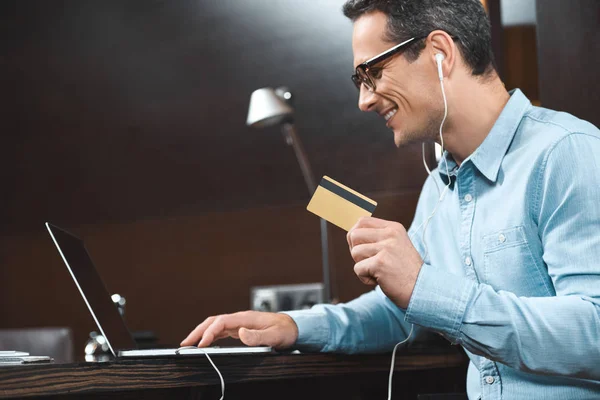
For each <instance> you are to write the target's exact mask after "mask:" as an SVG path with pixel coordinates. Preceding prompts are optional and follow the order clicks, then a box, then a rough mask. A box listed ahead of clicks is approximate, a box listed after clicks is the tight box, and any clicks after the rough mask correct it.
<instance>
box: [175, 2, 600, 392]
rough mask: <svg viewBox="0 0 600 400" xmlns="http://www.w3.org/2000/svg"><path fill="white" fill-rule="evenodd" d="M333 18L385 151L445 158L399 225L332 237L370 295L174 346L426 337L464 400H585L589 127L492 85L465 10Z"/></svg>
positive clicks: (325, 346)
mask: <svg viewBox="0 0 600 400" xmlns="http://www.w3.org/2000/svg"><path fill="white" fill-rule="evenodd" d="M344 13H345V15H346V16H347V17H349V18H350V19H351V20H352V21H353V23H354V31H353V37H352V48H353V52H354V66H355V74H354V76H353V77H352V80H353V82H354V83H355V85H356V86H357V88H358V90H359V92H360V94H359V107H360V109H361V110H363V111H367V112H376V113H378V114H380V115H381V116H382V118H384V119H385V121H386V124H387V126H388V127H389V128H390V129H391V130H392V131H393V134H394V142H395V144H396V145H397V146H402V145H405V144H408V143H413V142H432V141H438V142H442V141H443V143H444V146H445V149H446V150H447V151H446V152H445V153H444V156H443V158H442V160H441V162H440V164H439V166H438V169H436V170H434V171H433V172H432V174H431V175H430V177H429V178H428V179H427V181H426V182H425V185H424V187H423V190H422V193H421V197H420V199H419V203H418V205H417V211H416V214H415V218H414V221H413V223H412V226H411V228H410V229H409V230H408V232H407V231H406V230H405V229H404V227H403V226H402V225H400V224H398V223H396V222H391V221H384V220H381V219H376V218H364V219H362V220H361V221H359V222H358V223H357V225H356V226H355V227H354V228H353V229H352V230H351V231H350V232H349V233H348V236H347V239H348V245H349V248H350V252H351V254H352V257H353V259H354V260H355V262H356V264H355V266H354V270H355V272H356V274H357V276H358V277H359V279H361V281H363V282H364V283H365V284H369V285H377V286H376V289H375V290H373V291H371V292H370V293H367V294H365V295H363V296H361V297H359V298H358V299H356V300H353V301H351V302H349V303H347V304H340V305H318V306H315V307H313V308H312V309H311V310H306V311H294V312H289V313H286V314H284V313H280V314H272V313H258V312H251V311H247V312H241V313H236V314H229V315H221V316H215V317H210V318H208V319H207V320H205V321H204V322H202V323H201V324H200V325H199V326H198V327H197V328H196V329H194V331H192V332H191V333H190V335H189V336H188V337H187V338H186V339H185V340H184V341H183V342H182V345H190V344H198V345H199V346H201V347H202V346H208V345H210V344H211V343H212V342H213V341H214V340H217V339H219V338H223V337H226V336H233V337H239V338H240V339H241V340H242V341H243V342H244V343H246V344H248V345H271V346H274V347H277V348H289V347H296V348H300V349H303V350H310V351H338V352H348V353H356V352H382V351H389V350H391V349H392V348H393V347H394V345H395V344H396V343H398V342H401V341H403V340H405V339H407V338H409V339H410V340H411V341H414V340H418V339H419V338H422V337H424V336H426V335H427V333H428V332H435V333H439V334H441V335H442V336H444V337H445V338H447V339H448V340H449V341H451V342H452V343H455V344H458V345H461V346H462V347H463V348H464V349H465V350H466V352H467V354H468V355H469V357H470V359H471V363H470V365H469V371H468V378H467V391H468V394H469V398H471V399H479V398H481V399H501V398H503V399H532V398H540V399H541V398H544V399H597V398H600V346H599V344H598V343H599V342H598V340H599V338H600V231H599V228H600V201H599V199H600V172H599V171H600V131H598V129H597V128H596V127H594V126H593V125H591V124H589V123H587V122H585V121H582V120H579V119H577V118H575V117H573V116H571V115H569V114H566V113H559V112H555V111H551V110H547V109H543V108H538V107H533V106H532V105H531V103H530V102H529V100H528V99H527V98H526V97H525V96H524V95H523V93H522V92H520V91H519V90H515V91H512V92H511V93H508V92H507V91H506V90H505V88H504V85H503V84H502V82H501V80H500V79H499V77H498V75H497V73H496V71H495V68H494V62H493V56H492V52H491V47H490V27H489V22H488V19H487V17H486V14H485V11H484V9H483V6H482V5H481V3H480V2H479V1H478V0H350V1H348V2H347V3H346V4H345V6H344ZM446 100H447V101H446ZM446 117H447V118H446ZM442 133H443V139H442V135H441V134H442ZM391 173H393V172H391ZM413 326H414V331H413V330H412V328H411V327H413ZM198 342H199V343H198Z"/></svg>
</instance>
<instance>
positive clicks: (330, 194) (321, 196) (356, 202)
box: [306, 176, 377, 231]
mask: <svg viewBox="0 0 600 400" xmlns="http://www.w3.org/2000/svg"><path fill="white" fill-rule="evenodd" d="M375 207H377V202H375V201H373V200H371V199H369V198H368V197H366V196H363V195H362V194H360V193H358V192H356V191H354V190H352V189H350V188H349V187H347V186H344V185H342V184H341V183H339V182H336V181H334V180H333V179H331V178H330V177H328V176H324V177H323V179H321V183H319V186H317V190H315V193H314V194H313V197H312V199H310V202H309V203H308V206H307V207H306V209H307V210H308V211H310V212H311V213H313V214H316V215H318V216H319V217H321V218H323V219H325V220H327V221H329V222H331V223H332V224H334V225H337V226H339V227H340V228H342V229H344V230H346V231H348V230H350V228H352V227H353V226H354V224H356V222H357V221H358V220H359V218H360V217H370V216H371V215H372V214H373V212H374V211H375Z"/></svg>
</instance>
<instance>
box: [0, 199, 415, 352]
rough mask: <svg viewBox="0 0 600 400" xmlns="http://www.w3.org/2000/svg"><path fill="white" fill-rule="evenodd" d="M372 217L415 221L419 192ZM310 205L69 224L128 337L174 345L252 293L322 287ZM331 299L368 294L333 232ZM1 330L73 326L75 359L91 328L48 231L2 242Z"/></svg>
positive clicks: (382, 203)
mask: <svg viewBox="0 0 600 400" xmlns="http://www.w3.org/2000/svg"><path fill="white" fill-rule="evenodd" d="M375 198H376V199H377V200H378V202H379V206H378V209H377V210H376V216H378V217H381V218H385V219H390V220H396V221H400V222H402V223H404V224H406V225H407V226H408V225H409V224H410V221H411V220H412V216H413V213H414V205H415V204H416V201H417V198H418V191H412V192H407V193H405V194H396V195H393V196H375ZM305 208H306V205H305V204H297V205H289V206H280V207H269V208H262V209H250V210H243V211H231V212H222V213H207V214H204V215H195V216H188V217H176V218H168V219H154V220H143V221H137V222H127V223H99V224H93V225H82V226H73V227H70V230H71V231H72V232H73V233H75V234H77V235H78V236H81V237H82V238H83V239H84V241H85V242H86V245H87V247H88V251H89V253H90V255H91V257H92V258H93V260H94V262H95V264H96V267H97V268H98V270H99V271H100V274H101V275H102V277H103V279H104V281H105V284H106V286H107V288H108V290H109V291H110V292H111V293H120V294H121V295H124V296H125V297H126V298H127V314H126V320H127V323H128V325H129V326H130V328H131V329H132V330H152V331H154V332H156V333H157V335H158V336H159V339H160V342H161V343H170V344H177V343H179V341H180V340H182V339H183V337H184V336H185V335H186V334H187V333H188V331H189V330H190V329H192V328H193V327H194V326H195V325H196V324H197V323H199V322H201V321H202V320H203V319H204V318H206V317H208V316H209V315H213V314H220V313H229V312H235V311H239V310H244V309H247V308H248V307H249V304H250V287H251V286H258V285H271V284H287V283H308V282H319V281H321V276H322V272H321V264H320V256H321V254H320V241H319V221H318V218H317V217H315V216H313V215H312V214H310V213H309V212H308V211H306V209H305ZM331 232H332V236H331V252H332V259H333V265H334V270H333V279H332V286H333V288H334V290H333V291H334V295H336V296H337V297H338V299H340V300H341V301H348V300H351V299H353V298H354V297H356V296H358V295H360V294H361V293H363V292H365V291H367V290H370V288H369V287H366V286H364V285H363V284H361V283H360V281H359V280H358V279H357V278H356V276H355V275H354V272H353V268H352V267H353V265H354V263H353V262H352V259H351V258H350V254H349V251H348V245H347V243H346V236H345V232H344V231H343V230H341V229H339V228H337V227H333V228H332V230H331ZM0 254H1V256H2V257H1V259H2V268H1V269H0V282H2V290H0V304H2V307H1V308H0V312H1V314H0V324H1V325H0V327H30V326H71V327H72V328H73V330H74V336H75V344H76V354H78V355H81V354H82V352H83V344H84V342H85V340H86V339H87V334H88V332H90V331H91V330H95V325H94V321H93V320H92V318H91V316H90V314H89V312H88V310H87V308H86V306H85V304H84V302H83V301H82V299H81V296H80V294H79V292H78V291H77V289H76V287H75V285H74V284H73V281H72V279H71V277H70V275H69V273H68V271H67V269H66V268H65V266H64V264H63V263H62V260H61V259H60V256H59V254H58V252H57V251H56V249H55V247H54V244H53V243H52V241H51V239H50V238H49V237H48V235H47V233H46V232H45V231H44V229H39V230H38V231H37V232H35V233H27V234H23V235H10V236H4V237H1V238H0Z"/></svg>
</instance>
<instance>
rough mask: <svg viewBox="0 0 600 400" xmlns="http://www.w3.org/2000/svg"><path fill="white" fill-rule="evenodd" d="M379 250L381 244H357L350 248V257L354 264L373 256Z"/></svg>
mask: <svg viewBox="0 0 600 400" xmlns="http://www.w3.org/2000/svg"><path fill="white" fill-rule="evenodd" d="M380 249H381V243H367V244H359V245H356V246H354V247H353V248H352V250H351V251H350V255H351V256H352V259H353V260H354V262H360V261H362V260H365V259H367V258H370V257H373V256H375V255H376V254H377V253H379V250H380Z"/></svg>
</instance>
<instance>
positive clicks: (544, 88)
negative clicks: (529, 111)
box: [536, 0, 600, 126]
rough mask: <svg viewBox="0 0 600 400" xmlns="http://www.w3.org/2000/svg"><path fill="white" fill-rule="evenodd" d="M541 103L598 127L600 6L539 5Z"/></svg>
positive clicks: (586, 0) (554, 0) (540, 0)
mask: <svg viewBox="0 0 600 400" xmlns="http://www.w3.org/2000/svg"><path fill="white" fill-rule="evenodd" d="M536 11H537V32H538V35H537V45H538V54H539V71H540V99H541V101H542V105H543V106H545V107H548V108H552V109H556V110H561V111H567V112H569V113H572V114H574V115H575V116H577V117H579V118H582V119H585V120H588V121H590V122H592V123H593V124H595V125H596V126H600V113H599V112H598V104H600V67H599V66H600V54H598V51H597V47H598V43H600V2H598V1H597V0H573V1H561V0H537V4H536Z"/></svg>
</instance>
